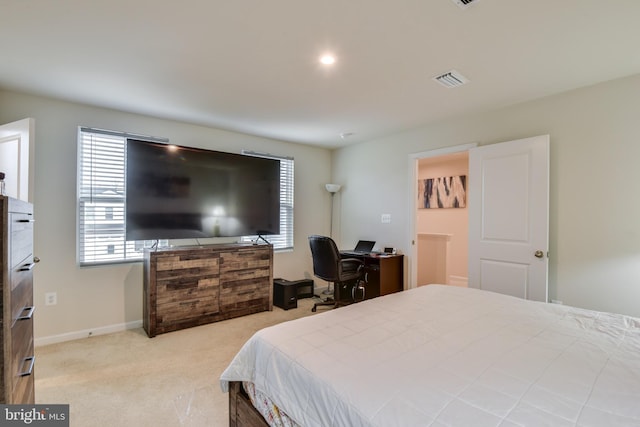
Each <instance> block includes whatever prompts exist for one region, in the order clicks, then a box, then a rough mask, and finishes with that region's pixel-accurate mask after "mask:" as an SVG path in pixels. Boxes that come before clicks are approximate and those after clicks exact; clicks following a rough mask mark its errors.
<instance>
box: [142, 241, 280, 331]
mask: <svg viewBox="0 0 640 427" xmlns="http://www.w3.org/2000/svg"><path fill="white" fill-rule="evenodd" d="M143 304H144V307H143V326H144V330H145V331H146V332H147V335H149V337H154V336H156V335H157V334H162V333H165V332H170V331H176V330H179V329H184V328H189V327H192V326H198V325H203V324H206V323H212V322H217V321H220V320H225V319H230V318H233V317H239V316H244V315H247V314H252V313H257V312H260V311H267V310H271V309H272V307H273V247H272V246H271V245H252V244H246V245H245V244H230V245H208V246H195V247H193V246H188V247H177V248H169V249H158V250H146V251H145V253H144V302H143Z"/></svg>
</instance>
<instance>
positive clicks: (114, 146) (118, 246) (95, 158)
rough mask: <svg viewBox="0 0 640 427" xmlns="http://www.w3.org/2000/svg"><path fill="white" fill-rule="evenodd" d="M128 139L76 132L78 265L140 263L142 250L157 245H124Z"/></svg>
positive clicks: (97, 132) (112, 134) (82, 130)
mask: <svg viewBox="0 0 640 427" xmlns="http://www.w3.org/2000/svg"><path fill="white" fill-rule="evenodd" d="M131 136H132V135H130V134H127V133H122V132H111V131H103V130H96V129H90V128H80V130H79V135H78V189H77V197H78V200H77V204H78V234H77V239H78V244H77V252H78V253H77V258H78V263H79V264H80V265H92V264H106V263H116V262H123V261H130V260H139V259H141V258H142V249H143V248H144V247H145V246H152V245H153V244H157V242H156V241H141V242H135V241H129V242H127V241H125V215H124V204H125V196H126V194H125V147H126V139H127V137H131ZM135 137H137V138H141V137H140V136H139V135H135ZM142 138H144V139H148V140H159V141H165V142H166V140H162V139H159V138H152V137H142Z"/></svg>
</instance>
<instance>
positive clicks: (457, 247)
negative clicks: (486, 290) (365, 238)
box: [408, 144, 477, 288]
mask: <svg viewBox="0 0 640 427" xmlns="http://www.w3.org/2000/svg"><path fill="white" fill-rule="evenodd" d="M476 145H477V144H464V145H458V146H454V147H448V148H442V149H437V150H430V151H424V152H421V153H415V154H412V155H411V156H410V158H409V171H411V172H412V173H409V175H410V184H409V188H411V194H412V195H411V201H412V202H411V203H410V205H411V206H410V209H409V212H410V216H411V217H410V221H409V224H410V227H409V228H410V233H411V234H410V239H409V241H410V243H411V245H410V247H411V252H412V253H411V259H412V260H415V261H414V262H409V269H408V270H409V272H408V273H409V277H408V279H409V280H408V287H409V288H411V287H414V286H421V285H426V284H430V283H440V284H448V285H455V286H467V269H468V267H467V264H468V262H467V253H468V213H467V211H468V209H467V208H466V207H464V208H436V209H427V208H419V207H418V204H419V202H418V197H416V195H417V193H418V186H419V185H418V180H423V179H426V178H437V177H444V176H447V177H448V176H460V175H464V176H466V178H467V183H466V186H467V188H468V170H469V166H468V158H469V150H470V149H472V148H474V147H476Z"/></svg>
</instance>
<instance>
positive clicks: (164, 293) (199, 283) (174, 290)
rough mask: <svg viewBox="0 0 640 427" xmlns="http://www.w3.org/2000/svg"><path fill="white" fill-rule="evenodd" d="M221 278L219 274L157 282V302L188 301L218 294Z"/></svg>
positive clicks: (159, 303)
mask: <svg viewBox="0 0 640 427" xmlns="http://www.w3.org/2000/svg"><path fill="white" fill-rule="evenodd" d="M219 283H220V279H219V278H218V276H217V275H216V276H211V277H194V278H191V279H187V278H175V279H172V280H159V281H158V282H157V292H156V304H158V305H162V304H167V303H171V302H176V301H186V300H192V299H197V298H199V297H207V296H211V295H214V294H215V295H218V287H219Z"/></svg>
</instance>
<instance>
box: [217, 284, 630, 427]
mask: <svg viewBox="0 0 640 427" xmlns="http://www.w3.org/2000/svg"><path fill="white" fill-rule="evenodd" d="M242 384H244V385H245V386H246V387H250V388H252V389H255V390H256V391H257V392H259V393H260V396H261V397H260V399H261V400H262V399H263V398H264V399H268V403H267V406H270V407H271V409H272V410H274V411H275V412H276V415H277V414H279V413H284V414H285V416H284V422H285V423H287V422H290V423H291V425H296V424H297V425H300V426H305V427H314V426H318V427H319V426H470V425H473V426H528V425H530V426H544V425H553V426H565V425H566V426H605V425H606V426H629V425H640V403H639V402H640V319H636V318H633V317H628V316H622V315H616V314H609V313H601V312H595V311H589V310H583V309H577V308H572V307H568V306H562V305H556V304H545V303H539V302H532V301H525V300H522V299H518V298H514V297H510V296H506V295H501V294H495V293H491V292H486V291H481V290H477V289H469V288H459V287H452V286H444V285H429V286H423V287H420V288H417V289H412V290H408V291H404V292H400V293H396V294H392V295H388V296H385V297H381V298H375V299H372V300H368V301H364V302H362V303H358V304H353V305H350V306H347V307H343V308H339V309H337V310H331V311H327V312H323V313H319V314H317V315H315V316H310V317H305V318H302V319H298V320H294V321H290V322H285V323H282V324H279V325H276V326H272V327H269V328H265V329H263V330H261V331H259V332H257V333H256V334H255V335H254V336H253V337H252V338H251V339H250V340H249V341H247V343H246V344H245V345H244V346H243V347H242V349H241V350H240V351H239V352H238V354H237V355H236V356H235V358H234V359H233V361H232V362H231V364H230V365H229V366H228V367H227V369H226V370H225V371H224V372H223V373H222V375H221V377H220V385H221V387H222V389H223V391H228V390H230V414H229V420H230V425H245V424H247V425H282V424H280V423H282V422H283V421H282V420H281V419H279V418H276V419H273V418H271V417H269V416H265V415H262V416H259V415H257V413H258V411H257V410H256V409H255V407H254V406H253V405H251V404H248V403H247V402H249V398H248V397H247V392H246V391H245V387H243V385H242ZM273 406H275V408H274V407H273ZM265 417H266V418H270V419H269V423H267V422H266V421H265ZM247 420H250V421H247ZM260 423H262V424H260ZM285 425H286V424H285Z"/></svg>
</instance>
